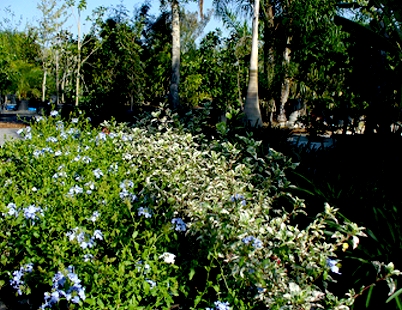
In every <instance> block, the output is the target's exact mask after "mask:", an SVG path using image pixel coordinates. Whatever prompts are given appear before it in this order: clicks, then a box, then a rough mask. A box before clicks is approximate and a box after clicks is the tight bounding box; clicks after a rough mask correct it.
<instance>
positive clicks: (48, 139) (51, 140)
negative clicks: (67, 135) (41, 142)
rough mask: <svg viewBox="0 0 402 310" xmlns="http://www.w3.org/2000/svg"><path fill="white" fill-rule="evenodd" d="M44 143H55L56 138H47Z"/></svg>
mask: <svg viewBox="0 0 402 310" xmlns="http://www.w3.org/2000/svg"><path fill="white" fill-rule="evenodd" d="M46 142H53V143H56V142H57V138H55V137H49V138H47V139H46Z"/></svg>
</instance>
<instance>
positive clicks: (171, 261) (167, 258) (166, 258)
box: [159, 252, 176, 264]
mask: <svg viewBox="0 0 402 310" xmlns="http://www.w3.org/2000/svg"><path fill="white" fill-rule="evenodd" d="M175 257H176V255H174V254H172V253H169V252H165V253H163V254H162V255H161V256H159V258H163V260H164V262H165V263H167V264H174V259H175Z"/></svg>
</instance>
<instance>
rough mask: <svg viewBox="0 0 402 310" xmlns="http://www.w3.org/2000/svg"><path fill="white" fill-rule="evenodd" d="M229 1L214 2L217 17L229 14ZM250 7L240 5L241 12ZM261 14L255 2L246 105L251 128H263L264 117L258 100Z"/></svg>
mask: <svg viewBox="0 0 402 310" xmlns="http://www.w3.org/2000/svg"><path fill="white" fill-rule="evenodd" d="M228 2H229V1H228V0H214V2H213V3H214V6H215V8H216V12H217V15H225V14H227V8H226V6H227V5H228ZM249 7H250V6H249V5H248V3H246V2H242V3H240V6H239V11H240V10H248V9H249ZM259 14H260V1H259V0H254V5H253V25H252V39H251V41H252V43H251V56H250V71H249V82H248V88H247V96H246V103H245V105H244V114H245V123H246V124H250V125H251V126H256V127H260V126H262V117H261V110H260V104H259V99H258V18H259Z"/></svg>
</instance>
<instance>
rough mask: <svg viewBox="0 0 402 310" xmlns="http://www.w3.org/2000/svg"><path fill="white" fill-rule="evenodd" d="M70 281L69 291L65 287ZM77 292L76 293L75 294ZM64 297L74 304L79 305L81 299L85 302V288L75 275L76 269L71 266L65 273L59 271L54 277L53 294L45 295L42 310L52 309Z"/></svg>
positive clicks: (47, 293)
mask: <svg viewBox="0 0 402 310" xmlns="http://www.w3.org/2000/svg"><path fill="white" fill-rule="evenodd" d="M67 281H68V284H69V286H68V289H67V290H65V289H64V286H65V284H66V283H67ZM74 292H75V293H74ZM73 294H74V296H73ZM61 297H64V298H66V300H67V301H71V302H72V303H79V301H80V299H81V300H85V288H84V287H83V286H82V285H81V280H80V279H79V278H78V276H77V274H75V273H74V267H73V266H69V267H68V268H67V270H64V271H63V272H60V271H58V272H57V273H56V274H55V276H54V277H53V287H52V293H49V292H46V293H45V303H44V304H42V307H41V308H42V309H46V308H48V307H49V308H51V307H52V306H53V305H54V304H56V303H58V302H59V300H60V298H61Z"/></svg>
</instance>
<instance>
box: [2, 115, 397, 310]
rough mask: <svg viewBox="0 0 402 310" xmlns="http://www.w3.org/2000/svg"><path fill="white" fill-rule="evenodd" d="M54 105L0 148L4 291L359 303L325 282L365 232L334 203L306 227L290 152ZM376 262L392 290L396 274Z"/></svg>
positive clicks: (137, 299)
mask: <svg viewBox="0 0 402 310" xmlns="http://www.w3.org/2000/svg"><path fill="white" fill-rule="evenodd" d="M56 114H57V113H56V112H55V111H52V112H51V116H50V117H49V118H38V119H37V120H36V122H35V123H34V124H32V126H31V127H27V128H25V129H22V130H21V131H20V134H21V136H22V138H23V139H22V140H18V141H15V142H7V143H6V144H5V145H4V147H3V148H2V149H1V150H0V159H1V166H0V176H1V178H0V185H1V186H0V191H1V195H0V197H2V198H1V201H0V210H1V212H2V213H1V216H2V220H1V221H0V255H1V256H0V257H1V260H0V263H1V264H2V268H1V271H0V283H1V288H0V289H1V292H2V294H1V295H2V296H7V300H5V302H7V303H8V304H9V305H15V304H17V303H18V301H21V300H22V299H25V300H26V299H28V300H29V303H28V304H29V305H32V307H39V306H40V305H41V304H43V303H44V299H43V296H44V295H43V293H44V292H50V293H53V294H56V293H55V292H56V291H58V292H59V295H57V294H56V295H57V296H58V298H56V297H55V299H54V304H55V306H56V307H57V306H59V307H60V308H65V307H69V308H71V309H73V308H74V309H76V308H80V309H112V308H114V307H116V308H123V309H155V308H157V307H158V308H163V309H169V308H170V307H172V306H173V304H179V305H180V306H181V307H183V308H186V309H197V308H205V307H209V306H212V305H213V303H214V302H215V301H217V300H219V301H221V302H228V303H229V304H230V306H231V307H233V308H239V309H259V308H262V307H270V308H272V309H280V308H283V307H287V308H289V309H292V308H295V307H303V308H310V307H313V306H314V307H315V306H320V305H321V306H322V307H323V308H326V309H348V306H350V305H351V304H352V303H353V301H354V298H355V297H356V296H357V295H358V294H355V293H354V291H353V290H351V291H349V293H348V294H347V296H346V297H345V298H338V297H336V296H335V295H333V294H332V293H331V292H330V291H329V287H328V285H329V284H330V283H331V282H332V281H333V277H334V276H333V275H332V274H331V273H333V272H335V273H336V272H339V266H338V265H335V263H336V264H337V260H335V258H336V256H337V253H338V252H339V250H338V248H339V247H341V246H342V245H344V244H347V243H350V244H351V245H352V246H355V245H356V240H359V239H358V236H364V233H363V228H362V227H359V226H357V225H356V224H353V223H350V222H344V223H339V222H338V220H337V219H336V209H334V208H332V207H330V206H329V205H328V204H326V205H325V209H324V210H323V212H321V213H319V214H317V216H316V217H315V218H314V219H313V220H312V221H311V222H310V223H309V224H308V225H307V226H306V227H305V228H300V227H299V226H298V225H297V218H300V217H302V218H303V214H305V205H304V202H303V201H302V200H300V199H299V198H298V197H296V196H294V195H292V194H291V193H290V189H291V188H292V185H291V184H290V182H289V181H288V179H287V177H286V172H287V171H288V170H289V169H293V168H294V167H295V165H294V164H293V163H292V162H291V161H290V160H289V159H288V158H285V157H284V156H283V155H282V154H280V153H278V152H276V151H274V150H272V149H270V150H269V154H267V155H266V156H261V155H260V152H259V148H260V146H261V142H259V141H255V140H254V139H252V137H251V136H247V137H244V136H238V138H237V140H236V142H229V141H225V140H223V141H217V140H212V141H210V142H208V141H207V140H205V139H204V138H203V136H202V135H200V136H193V135H192V134H190V133H189V132H188V131H189V130H191V128H187V126H183V124H182V123H180V121H179V118H178V116H177V115H172V114H171V113H170V111H169V110H165V111H162V110H159V111H155V112H153V113H152V116H150V115H143V116H142V117H141V119H140V121H139V122H138V123H137V124H135V126H133V127H132V128H128V127H127V126H125V125H124V124H121V125H118V124H115V123H113V122H109V123H108V122H105V123H103V124H102V128H103V130H102V132H101V131H100V129H97V128H91V127H90V126H89V124H88V121H87V120H85V119H84V118H83V117H79V118H72V119H71V120H70V121H69V122H63V121H61V120H60V118H59V117H58V116H57V115H56ZM183 221H184V222H183ZM333 227H336V228H337V229H335V230H334V229H333ZM31 264H32V265H31ZM70 266H71V267H70ZM378 266H379V267H380V269H379V272H381V274H383V278H384V279H387V281H388V282H389V284H390V285H391V286H392V279H393V278H392V277H393V275H398V274H399V271H398V270H394V269H393V268H391V267H392V265H391V264H388V265H384V264H381V263H379V265H378ZM21 274H22V275H21ZM55 276H57V279H55V278H54V277H55ZM63 277H64V279H65V280H62V279H63ZM77 277H78V278H79V280H81V282H78V279H77ZM335 277H337V278H339V277H338V276H337V275H336V276H335ZM52 279H54V280H52ZM10 280H13V281H11V282H10ZM83 288H85V290H84V289H83ZM324 291H325V294H324ZM3 292H4V293H5V294H3ZM16 292H20V293H21V295H16V296H15V293H16ZM61 292H66V294H65V295H63V294H62V293H61ZM6 293H7V294H6ZM69 293H71V296H70V295H68V294H69ZM13 295H14V296H15V297H14V296H13ZM56 295H52V296H53V297H54V296H56ZM84 295H85V296H84ZM45 296H46V295H45ZM48 296H50V295H48ZM57 299H60V302H56V301H58V300H57ZM46 302H47V303H53V302H52V299H51V297H49V298H47V299H46ZM19 305H20V309H21V304H19ZM215 305H216V303H215Z"/></svg>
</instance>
